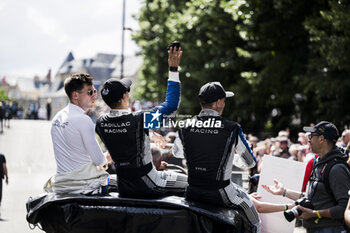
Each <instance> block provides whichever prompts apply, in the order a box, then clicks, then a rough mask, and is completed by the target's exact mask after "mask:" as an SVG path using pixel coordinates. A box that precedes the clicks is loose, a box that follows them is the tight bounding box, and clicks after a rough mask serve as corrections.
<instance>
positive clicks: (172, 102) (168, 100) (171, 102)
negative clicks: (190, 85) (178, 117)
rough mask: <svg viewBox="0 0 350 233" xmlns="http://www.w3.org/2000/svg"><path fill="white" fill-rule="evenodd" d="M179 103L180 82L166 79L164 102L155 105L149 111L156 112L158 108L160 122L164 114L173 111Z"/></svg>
mask: <svg viewBox="0 0 350 233" xmlns="http://www.w3.org/2000/svg"><path fill="white" fill-rule="evenodd" d="M179 103H180V83H179V82H174V81H168V88H167V93H166V97H165V102H163V103H161V104H159V105H157V106H155V107H154V108H153V109H152V110H151V111H150V112H156V111H157V110H159V113H161V114H162V115H161V116H160V119H161V122H162V119H163V116H164V115H170V114H171V113H173V112H175V111H176V110H177V109H178V107H179Z"/></svg>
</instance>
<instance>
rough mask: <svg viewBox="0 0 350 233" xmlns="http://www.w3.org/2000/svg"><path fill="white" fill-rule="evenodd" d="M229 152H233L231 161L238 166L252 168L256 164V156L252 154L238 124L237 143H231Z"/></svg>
mask: <svg viewBox="0 0 350 233" xmlns="http://www.w3.org/2000/svg"><path fill="white" fill-rule="evenodd" d="M231 153H235V155H234V159H233V163H234V165H235V166H237V167H239V168H252V167H254V166H255V164H256V158H255V156H254V155H253V152H252V150H251V149H250V147H249V145H248V142H247V140H246V139H245V137H244V134H243V132H242V129H241V127H240V126H239V128H238V138H237V143H236V144H235V145H233V148H232V151H231Z"/></svg>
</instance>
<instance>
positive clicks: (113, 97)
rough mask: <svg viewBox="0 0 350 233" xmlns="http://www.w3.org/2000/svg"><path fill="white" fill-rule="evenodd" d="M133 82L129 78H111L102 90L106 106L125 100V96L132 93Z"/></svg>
mask: <svg viewBox="0 0 350 233" xmlns="http://www.w3.org/2000/svg"><path fill="white" fill-rule="evenodd" d="M131 84H132V81H131V80H130V79H127V78H123V79H116V78H110V79H108V80H107V81H106V82H105V83H104V84H103V88H102V90H101V96H102V99H103V100H104V102H106V104H108V105H109V104H113V103H115V102H118V101H119V100H120V99H122V98H123V94H124V93H125V92H127V91H130V86H131Z"/></svg>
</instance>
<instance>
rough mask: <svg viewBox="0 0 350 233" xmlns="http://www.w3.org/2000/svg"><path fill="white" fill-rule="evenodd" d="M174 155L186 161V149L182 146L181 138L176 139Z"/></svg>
mask: <svg viewBox="0 0 350 233" xmlns="http://www.w3.org/2000/svg"><path fill="white" fill-rule="evenodd" d="M172 151H173V155H174V157H176V158H180V159H184V158H185V156H184V147H183V145H182V142H181V139H180V138H179V136H177V137H176V138H175V141H174V145H173V149H172Z"/></svg>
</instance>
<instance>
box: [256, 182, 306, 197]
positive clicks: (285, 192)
mask: <svg viewBox="0 0 350 233" xmlns="http://www.w3.org/2000/svg"><path fill="white" fill-rule="evenodd" d="M273 182H274V183H275V186H271V185H266V184H262V185H261V186H262V187H263V188H264V189H265V190H266V191H268V192H269V193H271V194H273V195H280V196H284V197H287V198H289V199H292V200H294V201H296V200H298V199H299V198H300V197H302V195H303V193H302V192H297V191H294V190H290V189H287V188H285V187H284V185H283V184H282V183H281V182H279V181H278V180H273Z"/></svg>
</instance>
